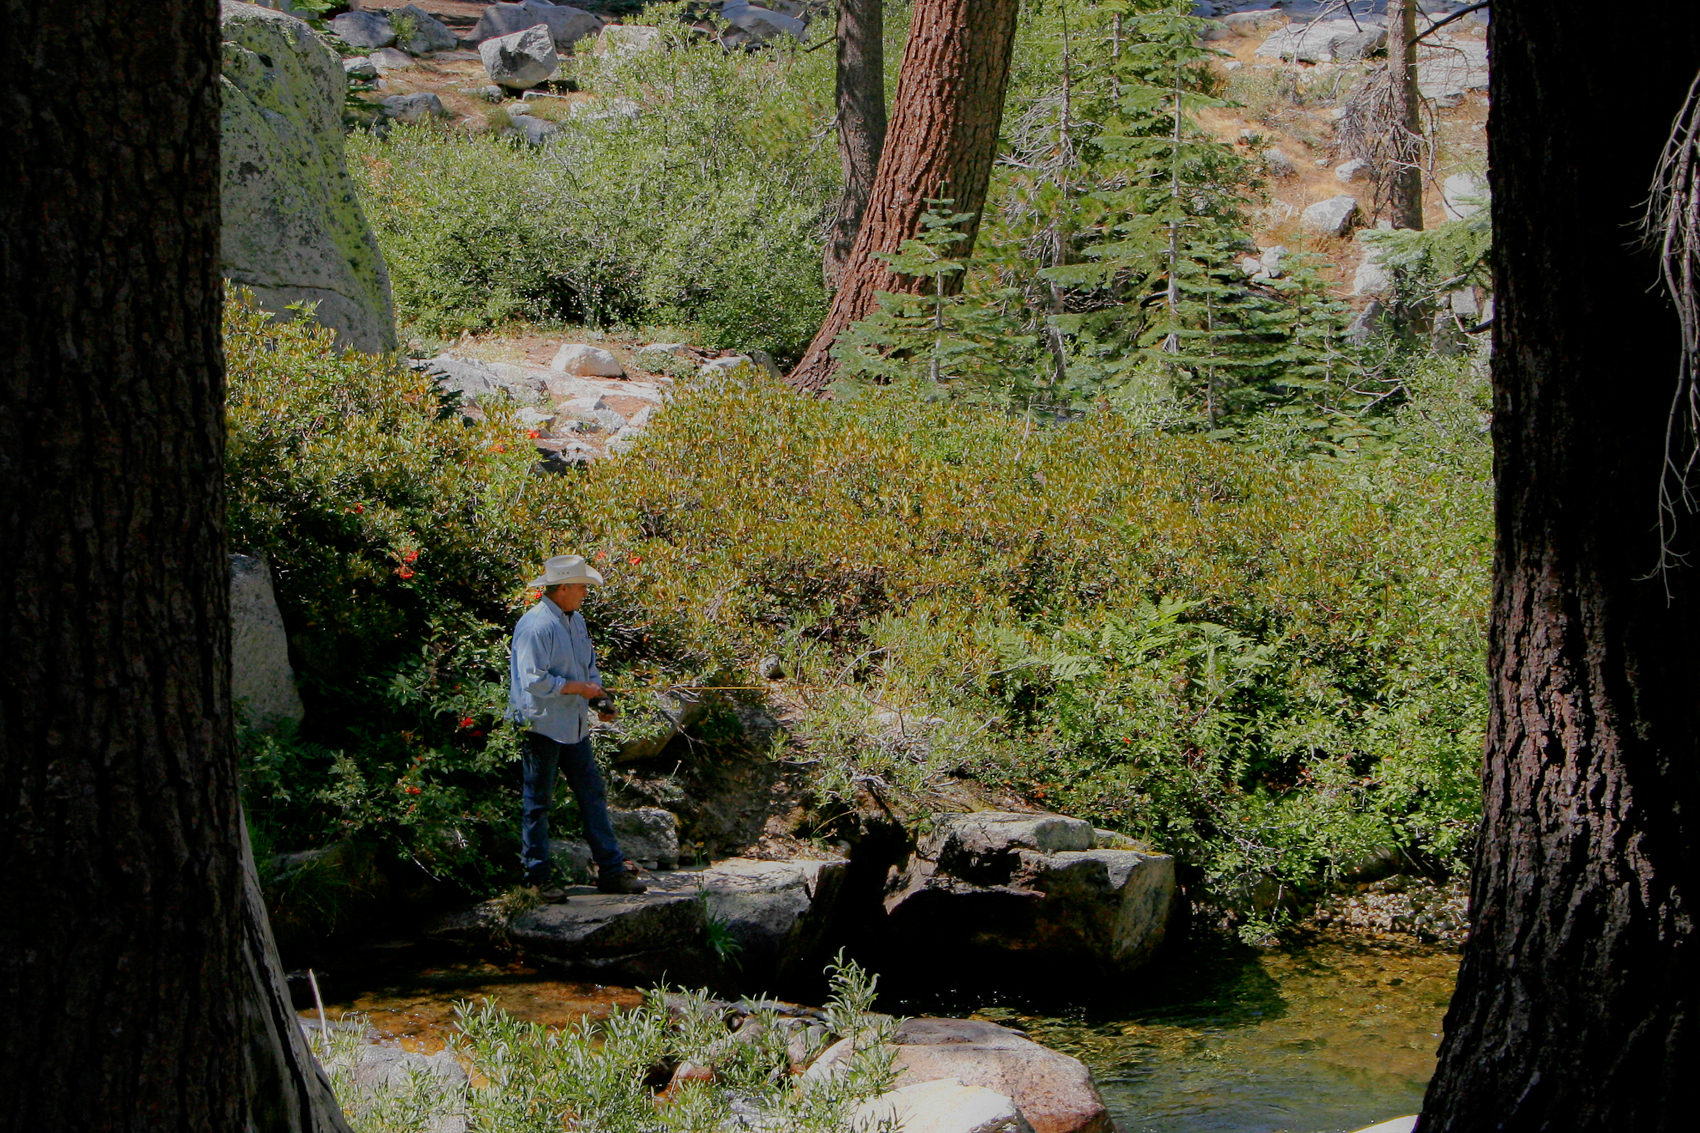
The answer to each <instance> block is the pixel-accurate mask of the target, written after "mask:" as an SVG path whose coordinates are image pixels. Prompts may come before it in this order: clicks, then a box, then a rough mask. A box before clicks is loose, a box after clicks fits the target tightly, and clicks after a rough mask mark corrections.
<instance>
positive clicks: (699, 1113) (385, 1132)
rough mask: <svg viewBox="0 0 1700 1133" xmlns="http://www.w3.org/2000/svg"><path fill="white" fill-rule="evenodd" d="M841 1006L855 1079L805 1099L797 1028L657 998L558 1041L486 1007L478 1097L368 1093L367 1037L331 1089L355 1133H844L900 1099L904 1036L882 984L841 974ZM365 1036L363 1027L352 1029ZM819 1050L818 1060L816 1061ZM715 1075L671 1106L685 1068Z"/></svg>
mask: <svg viewBox="0 0 1700 1133" xmlns="http://www.w3.org/2000/svg"><path fill="white" fill-rule="evenodd" d="M829 974H830V975H831V977H832V997H831V999H830V1000H829V1001H828V1003H827V1005H826V1007H825V1009H824V1010H823V1012H822V1015H823V1019H824V1022H825V1024H826V1026H827V1028H828V1031H829V1035H837V1036H840V1037H846V1038H849V1037H854V1038H855V1039H856V1044H855V1045H856V1050H855V1053H854V1054H852V1055H851V1056H850V1057H849V1058H848V1059H846V1060H845V1073H842V1074H834V1075H829V1076H826V1077H823V1078H822V1079H821V1080H820V1081H819V1082H817V1083H813V1084H811V1086H810V1088H809V1089H807V1090H802V1089H798V1088H797V1087H796V1085H795V1078H794V1077H793V1075H792V1073H791V1054H790V1052H789V1051H788V1049H787V1048H788V1043H790V1042H791V1041H792V1039H793V1037H794V1036H797V1035H799V1034H801V1033H803V1032H802V1028H801V1027H800V1026H799V1025H798V1021H796V1020H784V1019H780V1018H779V1017H778V1016H777V1015H776V1013H775V1012H773V1011H772V1010H770V1009H764V1010H759V1011H757V1012H756V1013H755V1014H754V1015H752V1016H750V1017H749V1019H748V1020H747V1021H746V1022H745V1023H744V1025H743V1027H742V1028H741V1029H740V1030H739V1031H738V1032H736V1034H734V1033H733V1032H731V1031H729V1030H728V1028H727V1025H726V1019H725V1014H724V1010H723V1008H722V1007H721V1006H719V1005H717V1004H713V1003H712V1002H711V1001H710V1000H709V999H708V996H707V994H706V993H697V994H694V995H665V994H663V993H662V992H660V991H657V992H654V993H652V994H650V995H649V996H647V997H646V998H645V1000H644V1003H643V1005H642V1006H641V1007H638V1008H636V1009H634V1010H631V1011H622V1012H620V1013H618V1014H615V1015H614V1016H612V1017H611V1018H609V1019H607V1020H606V1021H604V1022H600V1023H595V1022H591V1021H589V1020H581V1021H580V1022H579V1023H576V1024H574V1025H573V1026H571V1027H566V1028H563V1029H561V1030H556V1031H551V1030H549V1029H548V1028H546V1027H543V1026H541V1025H539V1024H535V1023H523V1022H520V1021H518V1020H516V1019H514V1018H512V1017H511V1016H509V1015H507V1014H506V1013H505V1012H503V1011H501V1010H500V1009H499V1008H496V1007H493V1006H490V1005H488V1004H486V1005H483V1006H474V1005H472V1004H469V1003H463V1004H459V1005H458V1006H457V1010H456V1021H457V1023H458V1025H459V1028H460V1031H461V1034H460V1035H456V1036H453V1037H452V1038H451V1049H452V1050H453V1051H454V1054H455V1055H456V1056H457V1058H458V1059H459V1060H460V1061H462V1062H463V1063H466V1064H467V1065H469V1066H470V1067H471V1069H472V1070H473V1072H474V1073H476V1075H477V1076H478V1079H479V1080H480V1084H479V1085H477V1086H472V1087H469V1086H465V1085H462V1086H447V1085H445V1084H444V1083H443V1082H441V1081H440V1080H438V1079H436V1078H434V1077H433V1076H432V1075H430V1074H422V1073H418V1072H414V1073H412V1074H411V1075H409V1076H408V1079H407V1080H406V1081H405V1082H402V1083H398V1084H394V1085H389V1084H380V1085H372V1086H360V1085H358V1084H356V1082H355V1081H354V1076H353V1074H352V1072H351V1068H352V1066H353V1065H354V1063H355V1060H356V1058H357V1056H358V1049H359V1043H360V1039H359V1033H360V1032H359V1028H358V1027H356V1028H353V1029H343V1030H339V1031H337V1032H334V1033H333V1037H332V1040H331V1056H330V1058H329V1060H328V1061H329V1064H330V1067H331V1073H332V1084H333V1086H334V1088H335V1090H336V1094H337V1097H338V1098H339V1099H341V1101H342V1104H343V1108H344V1112H345V1113H346V1114H347V1115H348V1118H349V1121H350V1124H351V1125H352V1126H353V1128H354V1130H355V1133H415V1131H417V1133H424V1131H426V1130H430V1129H433V1128H441V1127H442V1126H443V1124H447V1123H450V1122H453V1121H454V1119H455V1118H457V1117H459V1118H464V1119H465V1121H466V1124H467V1126H468V1127H470V1128H473V1129H478V1130H484V1131H487V1133H530V1131H534V1130H535V1131H538V1133H543V1131H545V1130H547V1131H555V1130H559V1129H562V1128H564V1127H572V1128H592V1129H599V1130H607V1131H608V1133H667V1131H677V1133H717V1131H719V1130H722V1129H726V1128H729V1127H732V1126H733V1125H734V1124H743V1123H750V1124H755V1125H757V1126H758V1127H762V1128H766V1127H773V1128H784V1129H787V1130H796V1131H798V1133H839V1131H841V1130H844V1129H848V1128H850V1127H851V1123H850V1111H851V1110H852V1109H853V1108H854V1106H855V1105H856V1104H857V1103H858V1102H861V1101H863V1100H866V1099H868V1098H871V1097H874V1096H876V1095H878V1094H880V1093H882V1092H884V1091H885V1090H887V1089H889V1088H890V1087H891V1084H892V1081H893V1079H894V1078H895V1075H894V1073H893V1071H892V1057H893V1050H894V1048H893V1047H891V1046H889V1045H887V1044H888V1043H889V1040H890V1038H891V1035H892V1033H893V1031H894V1030H895V1027H896V1024H895V1021H894V1020H892V1019H891V1018H890V1017H888V1016H876V1015H873V1014H871V1007H872V1003H873V997H874V983H875V981H874V979H872V978H870V977H869V976H868V975H867V974H866V973H864V972H863V971H862V970H861V969H859V968H857V967H856V966H855V965H854V964H847V965H846V964H837V965H834V966H833V967H832V968H830V969H829ZM354 1021H355V1022H356V1023H358V1022H359V1020H358V1017H356V1018H355V1020H354ZM818 1053H819V1047H818V1046H815V1047H813V1048H811V1049H810V1050H809V1056H810V1057H813V1056H814V1055H817V1054H818ZM685 1064H690V1065H691V1066H696V1067H701V1068H712V1070H713V1074H712V1077H711V1078H706V1079H705V1078H700V1077H699V1078H686V1079H683V1080H682V1081H681V1082H680V1083H679V1084H678V1085H674V1086H672V1087H670V1088H668V1089H666V1090H665V1091H664V1092H663V1091H662V1090H661V1087H664V1086H667V1085H668V1076H669V1075H670V1074H671V1073H672V1072H673V1070H674V1069H675V1068H676V1067H679V1066H682V1065H685Z"/></svg>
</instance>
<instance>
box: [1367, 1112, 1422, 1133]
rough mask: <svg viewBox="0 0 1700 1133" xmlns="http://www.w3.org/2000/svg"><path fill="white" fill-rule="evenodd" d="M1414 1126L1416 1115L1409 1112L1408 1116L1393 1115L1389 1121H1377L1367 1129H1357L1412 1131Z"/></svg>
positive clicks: (1383, 1132)
mask: <svg viewBox="0 0 1700 1133" xmlns="http://www.w3.org/2000/svg"><path fill="white" fill-rule="evenodd" d="M1416 1128H1417V1115H1416V1114H1411V1115H1410V1116H1408V1117H1395V1118H1394V1119H1393V1120H1391V1121H1383V1122H1379V1123H1378V1124H1375V1125H1371V1126H1369V1127H1368V1128H1367V1129H1360V1130H1358V1133H1414V1131H1415V1129H1416Z"/></svg>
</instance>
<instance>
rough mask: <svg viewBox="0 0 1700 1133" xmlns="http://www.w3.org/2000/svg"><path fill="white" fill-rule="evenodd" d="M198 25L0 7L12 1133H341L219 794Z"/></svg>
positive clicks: (210, 293) (207, 31) (7, 1039)
mask: <svg viewBox="0 0 1700 1133" xmlns="http://www.w3.org/2000/svg"><path fill="white" fill-rule="evenodd" d="M217 12H218V7H217V4H216V2H215V0H173V2H170V3H161V2H160V0H82V2H80V3H76V4H37V3H29V2H26V0H4V3H3V5H0V29H3V30H0V57H4V58H5V59H6V61H7V62H6V67H5V69H4V72H3V73H0V106H3V107H4V111H3V113H0V170H3V176H0V183H3V184H4V185H5V193H4V195H3V196H0V908H3V909H4V910H5V914H4V917H0V996H3V997H4V999H5V1001H6V1004H7V1015H8V1019H7V1025H6V1026H5V1027H4V1028H0V1114H3V1115H4V1118H3V1120H4V1123H5V1124H6V1127H7V1128H16V1129H43V1130H45V1129H66V1130H73V1129H138V1130H139V1129H149V1130H154V1129H181V1130H207V1131H209V1133H213V1131H216V1133H226V1131H229V1130H241V1129H244V1128H246V1129H252V1130H285V1129H290V1130H294V1129H308V1128H318V1129H330V1128H339V1127H340V1128H346V1126H345V1125H344V1124H343V1123H342V1120H341V1115H340V1113H335V1112H334V1109H335V1106H334V1101H333V1100H332V1099H330V1097H329V1090H328V1087H327V1085H326V1084H325V1083H324V1081H323V1079H322V1076H321V1075H320V1074H319V1073H318V1072H317V1070H316V1068H315V1067H314V1064H313V1062H312V1058H311V1056H310V1054H309V1053H308V1052H307V1051H306V1049H305V1046H304V1044H303V1042H302V1039H301V1035H300V1029H299V1027H298V1026H297V1025H296V1023H295V1021H294V1020H293V1018H291V1017H290V1016H291V1015H292V1014H293V1013H292V1012H291V1011H290V1010H289V1006H288V1001H287V999H286V998H283V997H282V988H281V986H280V983H281V976H280V974H279V973H278V972H277V961H276V955H275V949H274V948H272V947H271V945H270V940H271V937H270V930H269V928H268V926H267V924H266V921H265V914H264V910H263V908H262V907H261V906H260V905H259V901H258V891H257V888H256V887H255V886H254V883H253V879H252V865H251V859H249V858H248V855H247V854H246V845H245V839H244V831H243V826H242V820H241V814H240V811H239V808H238V803H237V782H236V761H235V743H234V734H233V728H232V716H231V704H230V658H229V640H230V623H229V575H228V570H229V568H228V564H227V560H226V557H225V550H224V489H223V476H224V377H223V360H222V353H221V346H220V342H219V321H220V302H221V290H220V285H219V280H218V274H217V263H218V233H219V160H218V141H219V139H218V130H219V102H218V81H219V66H220V47H219V34H218V19H217ZM87 45H95V46H96V47H98V48H99V49H100V50H101V51H102V56H101V60H102V62H101V82H100V83H99V85H98V89H95V88H91V87H90V86H89V85H88V84H87V83H86V81H85V80H86V74H85V72H84V67H85V63H84V58H85V56H84V48H85V47H86V46H87ZM115 45H118V46H116V47H115ZM107 48H114V49H113V50H106V49H107ZM245 860H247V868H246V869H245V868H244V866H245Z"/></svg>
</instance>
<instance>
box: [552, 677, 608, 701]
mask: <svg viewBox="0 0 1700 1133" xmlns="http://www.w3.org/2000/svg"><path fill="white" fill-rule="evenodd" d="M561 695H562V696H582V697H584V698H585V699H586V700H595V699H596V698H597V697H599V696H607V695H608V694H607V692H605V691H604V690H603V688H602V686H601V685H599V684H597V683H596V682H595V681H568V682H567V683H566V684H563V685H562V686H561Z"/></svg>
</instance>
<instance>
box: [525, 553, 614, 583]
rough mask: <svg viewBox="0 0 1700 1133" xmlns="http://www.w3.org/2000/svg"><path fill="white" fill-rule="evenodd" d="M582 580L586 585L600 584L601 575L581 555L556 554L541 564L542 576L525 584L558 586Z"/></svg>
mask: <svg viewBox="0 0 1700 1133" xmlns="http://www.w3.org/2000/svg"><path fill="white" fill-rule="evenodd" d="M569 582H582V583H584V584H585V585H586V586H601V585H602V576H601V575H600V574H598V573H596V571H595V570H594V569H593V568H592V567H591V565H590V564H589V563H587V562H585V561H584V556H583V555H556V556H555V557H554V558H552V559H550V560H549V561H548V562H546V563H544V564H543V577H542V578H534V579H532V580H531V581H530V582H528V583H526V585H527V586H560V585H563V584H564V583H569Z"/></svg>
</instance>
